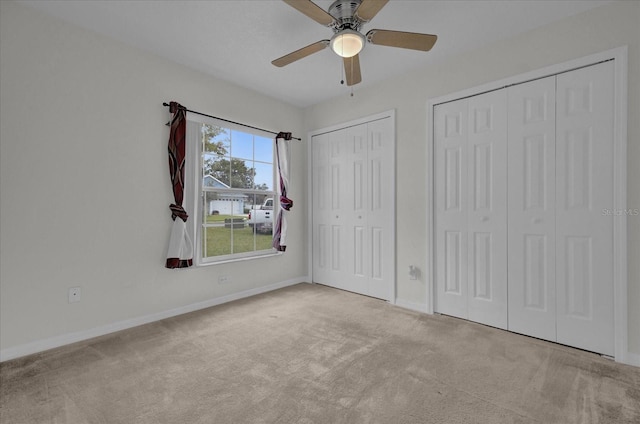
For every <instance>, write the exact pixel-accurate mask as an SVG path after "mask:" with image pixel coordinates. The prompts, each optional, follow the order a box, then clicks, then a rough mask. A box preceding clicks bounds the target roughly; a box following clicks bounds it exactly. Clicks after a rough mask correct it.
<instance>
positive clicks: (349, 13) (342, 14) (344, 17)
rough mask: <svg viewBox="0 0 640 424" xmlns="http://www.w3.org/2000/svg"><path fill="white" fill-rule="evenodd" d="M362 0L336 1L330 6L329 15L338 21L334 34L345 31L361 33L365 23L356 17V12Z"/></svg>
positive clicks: (334, 26) (335, 23)
mask: <svg viewBox="0 0 640 424" xmlns="http://www.w3.org/2000/svg"><path fill="white" fill-rule="evenodd" d="M360 3H362V0H336V1H334V2H333V3H332V4H331V6H329V14H330V15H331V16H333V18H334V19H335V20H336V21H335V22H334V23H333V25H332V28H333V32H335V33H338V32H340V31H343V30H345V29H351V30H354V31H360V27H361V26H362V24H363V23H364V22H363V21H362V20H360V18H358V16H357V15H356V10H357V9H358V7H359V6H360Z"/></svg>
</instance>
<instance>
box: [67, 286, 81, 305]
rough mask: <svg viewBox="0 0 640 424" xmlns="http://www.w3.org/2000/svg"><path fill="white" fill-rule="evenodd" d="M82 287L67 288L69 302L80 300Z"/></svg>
mask: <svg viewBox="0 0 640 424" xmlns="http://www.w3.org/2000/svg"><path fill="white" fill-rule="evenodd" d="M81 295H82V289H81V288H80V287H71V288H70V289H69V303H74V302H80V299H81Z"/></svg>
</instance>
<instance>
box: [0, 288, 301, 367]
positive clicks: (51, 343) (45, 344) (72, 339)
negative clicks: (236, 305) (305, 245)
mask: <svg viewBox="0 0 640 424" xmlns="http://www.w3.org/2000/svg"><path fill="white" fill-rule="evenodd" d="M307 281H308V280H307V279H305V278H304V277H301V278H295V279H292V280H287V281H282V282H279V283H275V284H270V285H268V286H263V287H258V288H255V289H250V290H244V291H241V292H238V293H233V294H229V295H226V296H221V297H216V298H214V299H209V300H205V301H203V302H197V303H192V304H190V305H185V306H181V307H179V308H175V309H170V310H167V311H163V312H158V313H155V314H151V315H145V316H141V317H137V318H132V319H128V320H124V321H118V322H114V323H112V324H107V325H103V326H100V327H95V328H91V329H89V330H83V331H77V332H74V333H67V334H63V335H60V336H55V337H50V338H48V339H43V340H36V341H33V342H29V343H25V344H23V345H19V346H15V347H11V348H7V349H2V350H0V362H4V361H8V360H11V359H16V358H20V357H22V356H26V355H31V354H34V353H38V352H43V351H45V350H49V349H54V348H56V347H60V346H65V345H68V344H71V343H76V342H81V341H83V340H88V339H92V338H94V337H99V336H104V335H105V334H109V333H114V332H116V331H120V330H126V329H127V328H132V327H137V326H139V325H143V324H149V323H151V322H155V321H160V320H162V319H165V318H171V317H174V316H177V315H182V314H186V313H189V312H194V311H198V310H200V309H205V308H209V307H211V306H216V305H221V304H223V303H227V302H232V301H234V300H238V299H243V298H245V297H251V296H255V295H257V294H261V293H266V292H270V291H273V290H277V289H281V288H283V287H288V286H292V285H294V284H299V283H305V282H307Z"/></svg>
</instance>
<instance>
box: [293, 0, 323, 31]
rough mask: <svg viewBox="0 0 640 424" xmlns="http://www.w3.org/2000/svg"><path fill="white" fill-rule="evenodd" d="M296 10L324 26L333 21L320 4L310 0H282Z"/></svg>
mask: <svg viewBox="0 0 640 424" xmlns="http://www.w3.org/2000/svg"><path fill="white" fill-rule="evenodd" d="M282 1H283V2H285V3H287V4H288V5H289V6H291V7H293V8H294V9H296V10H297V11H298V12H300V13H302V14H304V15H307V16H308V17H310V18H311V19H313V20H314V21H316V22H317V23H319V24H321V25H324V26H331V25H333V23H334V22H335V19H333V16H331V15H329V14H328V13H327V12H325V11H324V9H322V8H321V7H320V6H318V5H317V4H315V3H314V2H312V1H311V0H282Z"/></svg>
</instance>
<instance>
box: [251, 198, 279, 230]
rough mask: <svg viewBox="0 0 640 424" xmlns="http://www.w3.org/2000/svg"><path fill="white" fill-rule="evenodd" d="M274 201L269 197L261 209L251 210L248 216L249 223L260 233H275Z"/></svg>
mask: <svg viewBox="0 0 640 424" xmlns="http://www.w3.org/2000/svg"><path fill="white" fill-rule="evenodd" d="M273 218H274V215H273V199H272V198H271V197H268V198H267V199H265V201H264V203H263V204H262V205H261V206H259V209H251V210H250V211H249V216H247V223H248V224H249V226H250V227H255V230H256V232H258V233H271V232H272V231H273Z"/></svg>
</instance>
